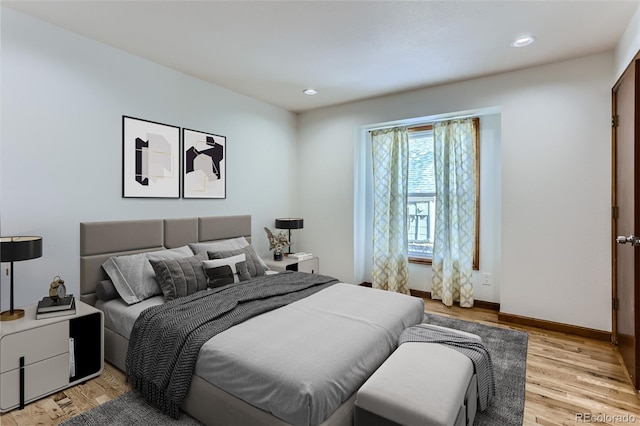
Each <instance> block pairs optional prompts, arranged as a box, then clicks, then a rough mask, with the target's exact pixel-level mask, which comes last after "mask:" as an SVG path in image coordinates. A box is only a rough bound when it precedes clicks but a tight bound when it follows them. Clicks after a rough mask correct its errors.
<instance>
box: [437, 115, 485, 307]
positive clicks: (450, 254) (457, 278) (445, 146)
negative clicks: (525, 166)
mask: <svg viewBox="0 0 640 426" xmlns="http://www.w3.org/2000/svg"><path fill="white" fill-rule="evenodd" d="M474 125H477V119H475V122H474V119H473V118H466V119H460V120H451V121H444V122H439V123H435V125H434V127H433V136H434V145H435V157H434V161H435V175H436V194H437V195H436V218H435V233H434V238H435V241H434V244H433V263H432V268H433V277H432V280H431V297H432V298H434V299H441V300H442V303H444V304H445V305H447V306H451V305H453V302H454V301H455V302H460V306H462V307H472V306H473V283H472V272H473V248H474V244H475V229H476V226H477V224H476V176H477V174H476V141H475V135H476V132H475V129H474Z"/></svg>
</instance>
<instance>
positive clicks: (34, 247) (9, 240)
mask: <svg viewBox="0 0 640 426" xmlns="http://www.w3.org/2000/svg"><path fill="white" fill-rule="evenodd" d="M40 256H42V237H0V261H2V262H11V293H10V294H11V298H10V300H9V302H10V306H9V310H8V311H4V312H0V321H13V320H17V319H19V318H22V317H23V316H24V310H22V309H13V275H14V274H13V262H19V261H21V260H29V259H35V258H37V257H40Z"/></svg>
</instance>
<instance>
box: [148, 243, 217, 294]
mask: <svg viewBox="0 0 640 426" xmlns="http://www.w3.org/2000/svg"><path fill="white" fill-rule="evenodd" d="M206 259H207V256H206V255H205V254H204V253H202V254H197V255H195V256H191V257H183V258H180V259H149V263H151V266H152V267H153V270H154V271H155V273H156V280H157V281H158V284H160V288H161V289H162V294H164V300H165V301H169V300H173V299H177V298H178V297H184V296H188V295H190V294H193V293H195V292H197V291H200V290H205V289H206V288H207V275H206V274H205V273H204V269H203V268H202V261H203V260H206Z"/></svg>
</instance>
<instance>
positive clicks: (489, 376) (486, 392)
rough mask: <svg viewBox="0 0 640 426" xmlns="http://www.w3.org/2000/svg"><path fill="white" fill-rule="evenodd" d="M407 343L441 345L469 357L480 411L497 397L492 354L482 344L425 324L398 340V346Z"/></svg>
mask: <svg viewBox="0 0 640 426" xmlns="http://www.w3.org/2000/svg"><path fill="white" fill-rule="evenodd" d="M406 342H427V343H439V344H441V345H446V346H449V347H451V348H452V349H455V350H456V351H458V352H460V353H462V354H464V355H466V356H467V357H469V359H470V360H471V362H473V369H474V370H475V373H476V375H477V379H478V405H479V406H480V411H484V410H485V408H487V406H488V405H489V403H490V402H491V399H493V397H494V396H495V395H496V380H495V377H494V375H493V363H492V362H491V354H490V353H489V351H487V348H486V347H485V346H484V345H483V344H482V342H480V341H478V340H475V339H473V338H470V337H466V336H464V335H462V334H458V333H455V332H448V331H441V330H434V329H431V328H428V327H425V324H419V325H414V326H413V327H409V328H407V329H405V330H404V331H403V332H402V334H401V335H400V338H399V339H398V346H400V345H401V344H403V343H406Z"/></svg>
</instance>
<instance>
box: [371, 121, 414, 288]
mask: <svg viewBox="0 0 640 426" xmlns="http://www.w3.org/2000/svg"><path fill="white" fill-rule="evenodd" d="M371 140H372V147H373V188H374V196H373V198H374V201H373V208H374V211H373V283H372V285H373V288H380V289H384V290H391V291H396V292H398V293H405V294H409V266H408V263H409V260H408V259H409V256H408V252H407V250H408V238H409V237H408V232H407V195H408V193H407V187H408V179H409V175H408V173H409V154H408V153H409V134H408V132H407V129H406V127H396V128H392V129H383V130H374V131H372V132H371Z"/></svg>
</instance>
